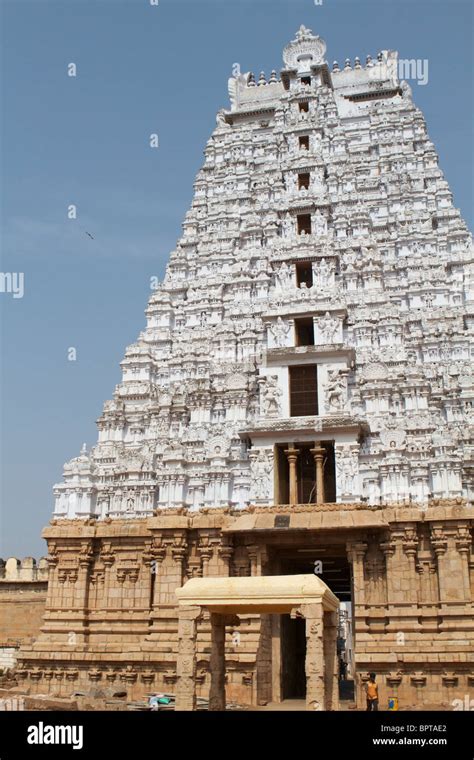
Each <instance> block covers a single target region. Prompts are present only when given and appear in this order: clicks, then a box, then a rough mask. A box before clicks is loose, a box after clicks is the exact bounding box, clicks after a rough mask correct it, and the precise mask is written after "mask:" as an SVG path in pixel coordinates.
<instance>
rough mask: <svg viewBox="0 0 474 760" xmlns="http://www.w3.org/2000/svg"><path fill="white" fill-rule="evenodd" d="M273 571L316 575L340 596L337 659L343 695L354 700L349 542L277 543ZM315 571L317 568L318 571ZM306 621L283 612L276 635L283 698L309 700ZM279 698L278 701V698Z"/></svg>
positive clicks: (275, 630) (272, 557)
mask: <svg viewBox="0 0 474 760" xmlns="http://www.w3.org/2000/svg"><path fill="white" fill-rule="evenodd" d="M270 554H271V565H272V571H273V572H274V573H275V574H278V575H302V574H308V573H313V574H316V575H317V576H318V577H319V578H321V580H323V581H324V583H325V584H327V585H328V586H329V588H330V589H331V591H332V592H333V593H334V594H335V595H336V596H337V598H338V599H339V601H340V603H341V606H340V610H339V623H338V638H337V661H338V689H339V698H340V699H342V700H348V701H351V700H353V699H354V669H353V638H352V630H353V627H352V590H351V586H352V584H351V572H350V565H349V562H348V558H347V551H346V548H345V544H330V543H328V544H316V543H308V544H306V545H305V544H300V545H299V546H294V545H291V544H288V545H287V546H286V547H285V546H273V547H272V549H271V550H270ZM315 570H316V571H317V572H316V573H315ZM303 623H304V621H302V620H300V619H298V618H296V619H291V618H290V616H289V615H280V616H279V620H278V622H276V623H275V627H274V635H275V636H278V635H279V639H280V653H279V659H280V662H279V665H275V668H276V670H275V677H277V678H278V669H279V683H280V690H279V699H280V700H295V699H305V690H306V678H305V657H306V638H305V628H304V624H303ZM277 701H278V700H277Z"/></svg>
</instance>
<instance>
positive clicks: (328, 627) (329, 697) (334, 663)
mask: <svg viewBox="0 0 474 760" xmlns="http://www.w3.org/2000/svg"><path fill="white" fill-rule="evenodd" d="M323 620H324V631H323V637H324V686H325V697H326V704H325V709H326V710H338V709H339V661H338V657H337V629H338V623H339V615H338V612H337V611H334V612H325V613H324V616H323Z"/></svg>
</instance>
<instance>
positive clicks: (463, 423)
mask: <svg viewBox="0 0 474 760" xmlns="http://www.w3.org/2000/svg"><path fill="white" fill-rule="evenodd" d="M325 51H326V45H325V43H324V41H323V40H322V39H320V38H319V37H317V36H314V35H313V34H312V33H311V31H310V30H308V29H306V28H304V27H301V28H300V30H299V31H298V32H297V34H296V37H295V39H294V40H293V41H292V42H290V43H289V45H287V47H286V48H285V50H284V54H283V59H284V69H283V70H282V72H281V79H278V78H277V76H276V73H275V72H272V74H271V76H270V78H269V79H268V80H267V79H266V78H265V76H264V74H263V73H262V74H261V75H260V77H259V79H258V81H256V80H255V77H254V76H253V75H252V74H245V75H244V74H240V75H239V76H237V77H235V78H232V79H230V80H229V94H230V101H231V107H230V109H229V110H221V111H219V113H218V115H217V125H216V128H215V130H214V132H213V134H212V136H211V138H210V140H209V142H208V144H207V146H206V150H205V162H204V165H203V167H202V169H201V170H200V171H199V173H198V175H197V178H196V182H195V193H194V199H193V202H192V205H191V208H190V210H189V211H188V212H187V214H186V217H185V221H184V224H183V235H182V237H181V239H180V240H179V242H178V244H177V247H176V250H174V251H173V252H172V253H171V255H170V260H169V263H168V265H167V268H166V275H165V278H164V280H163V282H162V283H161V284H160V285H159V287H158V288H157V289H156V291H154V292H153V295H152V296H151V298H150V301H149V305H148V309H147V312H146V313H147V326H146V328H145V330H144V331H143V332H142V333H141V334H140V336H139V338H138V340H137V342H136V343H135V344H133V345H131V346H129V347H128V348H127V350H126V354H125V359H124V361H123V362H122V369H123V380H122V382H121V383H120V385H118V386H117V387H116V389H115V392H114V395H113V400H112V401H107V402H106V404H105V406H104V411H103V414H102V416H101V417H100V419H99V420H98V427H99V441H98V443H97V445H96V446H94V447H93V449H92V450H91V452H90V453H86V451H85V450H83V452H82V453H81V455H80V456H79V457H78V458H76V459H73V460H72V461H71V462H69V463H68V464H67V465H66V466H65V469H64V482H63V483H62V484H60V485H57V486H56V488H55V494H56V506H55V512H54V515H55V517H68V518H71V517H92V516H97V517H99V518H102V517H112V518H114V517H120V518H123V517H127V516H130V517H139V516H144V517H146V516H150V515H152V514H153V512H154V511H155V510H157V509H158V510H162V509H166V508H168V507H178V506H184V507H187V508H189V509H190V510H199V509H200V508H201V507H203V506H206V507H219V506H221V507H222V506H227V505H229V506H232V507H240V508H244V507H245V506H246V505H248V504H249V503H251V504H259V505H274V504H295V503H312V502H319V503H321V502H325V501H326V502H328V501H333V502H345V501H350V502H354V501H358V500H363V501H365V502H367V503H369V504H384V503H388V502H390V503H394V502H401V503H407V502H413V503H416V504H419V505H421V506H423V505H426V504H427V503H428V501H429V499H430V498H437V497H438V498H443V497H457V496H459V497H461V496H464V497H468V496H469V485H470V482H472V448H471V447H470V445H469V440H468V432H469V425H470V423H472V415H473V397H474V395H473V384H472V364H471V362H472V357H471V354H470V335H471V332H470V329H471V326H472V300H470V299H472V290H470V286H471V283H472V278H470V276H469V269H468V264H469V263H470V262H471V261H472V245H471V236H470V235H469V233H468V231H467V229H466V225H465V224H464V222H463V220H462V219H461V217H460V214H459V212H458V210H457V209H455V208H454V207H453V204H452V195H451V192H450V190H449V187H448V184H447V182H446V180H445V179H444V178H443V174H442V172H441V170H440V169H439V167H438V159H437V155H436V152H435V149H434V146H433V143H432V142H431V141H430V139H429V137H428V134H427V132H426V126H425V121H424V119H423V115H422V114H421V112H420V111H419V109H418V108H417V107H416V106H415V105H414V103H413V101H412V97H411V90H410V87H409V86H408V85H407V83H406V82H399V81H398V79H397V56H396V53H393V52H390V51H389V52H387V51H385V52H382V53H380V54H379V55H378V56H377V59H376V60H372V59H371V57H370V56H368V57H367V63H366V65H365V67H364V66H362V65H361V63H360V61H359V59H357V58H356V59H355V62H354V65H351V63H350V61H349V60H347V61H346V63H345V66H344V68H343V69H342V70H341V69H340V68H339V66H338V65H337V64H336V63H335V64H334V65H333V70H332V71H330V70H329V67H328V65H327V62H326V60H325Z"/></svg>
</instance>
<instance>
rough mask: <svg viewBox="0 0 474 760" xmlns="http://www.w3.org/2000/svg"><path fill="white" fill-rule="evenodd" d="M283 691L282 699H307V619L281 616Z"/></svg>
mask: <svg viewBox="0 0 474 760" xmlns="http://www.w3.org/2000/svg"><path fill="white" fill-rule="evenodd" d="M280 644H281V693H282V699H306V674H305V657H306V634H305V621H304V620H303V619H301V618H296V619H294V620H292V619H291V617H290V616H289V615H282V616H281V623H280Z"/></svg>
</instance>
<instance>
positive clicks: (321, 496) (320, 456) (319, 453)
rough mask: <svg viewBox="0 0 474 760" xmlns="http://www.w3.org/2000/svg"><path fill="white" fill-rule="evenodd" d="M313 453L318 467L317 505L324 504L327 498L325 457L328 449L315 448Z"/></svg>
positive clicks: (312, 450)
mask: <svg viewBox="0 0 474 760" xmlns="http://www.w3.org/2000/svg"><path fill="white" fill-rule="evenodd" d="M311 453H312V455H313V457H314V464H315V467H316V504H324V502H325V501H326V496H325V493H324V469H323V467H324V457H325V455H326V449H323V448H322V446H315V447H314V449H311Z"/></svg>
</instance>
